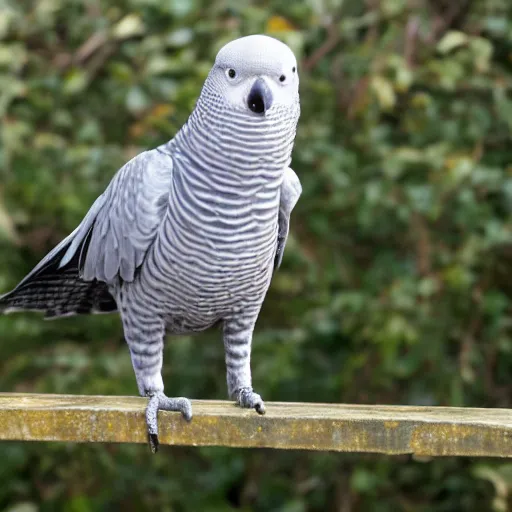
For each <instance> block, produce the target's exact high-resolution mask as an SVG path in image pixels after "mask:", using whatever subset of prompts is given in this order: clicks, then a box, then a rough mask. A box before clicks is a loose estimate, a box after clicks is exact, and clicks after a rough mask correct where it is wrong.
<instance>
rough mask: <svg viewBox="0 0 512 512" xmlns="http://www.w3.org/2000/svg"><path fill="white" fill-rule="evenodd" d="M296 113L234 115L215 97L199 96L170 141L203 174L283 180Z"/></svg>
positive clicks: (210, 95)
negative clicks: (190, 112) (199, 168)
mask: <svg viewBox="0 0 512 512" xmlns="http://www.w3.org/2000/svg"><path fill="white" fill-rule="evenodd" d="M297 120H298V105H297V109H296V110H294V109H284V108H281V109H280V108H279V107H274V108H272V109H271V111H269V112H268V114H267V115H266V116H258V115H253V114H252V113H250V112H249V111H248V110H243V111H237V110H235V109H233V108H232V107H231V106H229V105H226V103H225V102H224V103H223V102H222V100H221V99H220V98H218V97H216V96H215V95H213V94H212V93H211V94H209V95H208V94H204V91H203V94H202V95H201V97H200V98H199V100H198V102H197V105H196V108H195V109H194V111H193V112H192V114H191V115H190V117H189V119H188V121H187V122H186V123H185V125H184V126H183V128H182V129H181V130H180V131H179V132H178V134H177V135H176V137H175V138H174V139H173V140H172V141H171V144H172V145H173V146H174V150H177V151H178V152H179V153H182V154H183V155H186V156H187V157H188V158H189V159H191V160H193V161H194V162H195V165H197V166H200V167H201V168H202V170H203V171H204V172H205V173H206V174H208V173H221V174H224V175H225V174H229V175H231V176H232V177H233V178H234V179H238V180H241V181H243V180H247V179H248V178H254V177H255V176H256V175H259V176H260V177H266V178H267V179H269V180H270V181H274V180H275V179H279V180H280V179H282V175H283V172H284V170H285V169H286V167H288V165H289V164H290V161H291V152H292V148H293V141H294V139H295V129H296V125H297Z"/></svg>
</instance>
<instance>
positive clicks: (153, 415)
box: [146, 391, 192, 453]
mask: <svg viewBox="0 0 512 512" xmlns="http://www.w3.org/2000/svg"><path fill="white" fill-rule="evenodd" d="M147 396H148V397H149V402H148V406H147V408H146V425H147V427H148V441H149V447H150V448H151V451H152V452H153V453H156V452H157V451H158V445H159V444H160V442H159V440H158V411H159V410H162V411H178V412H181V414H183V417H184V418H185V419H186V420H187V421H190V420H191V419H192V404H191V403H190V400H189V399H188V398H169V397H167V396H165V395H164V393H163V392H162V391H157V392H156V393H155V392H153V393H148V395H147Z"/></svg>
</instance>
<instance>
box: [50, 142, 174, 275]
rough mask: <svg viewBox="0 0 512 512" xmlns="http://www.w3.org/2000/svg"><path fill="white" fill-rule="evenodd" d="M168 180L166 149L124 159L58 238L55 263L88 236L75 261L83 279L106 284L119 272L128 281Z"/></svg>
mask: <svg viewBox="0 0 512 512" xmlns="http://www.w3.org/2000/svg"><path fill="white" fill-rule="evenodd" d="M171 179H172V158H171V156H170V155H169V154H166V153H164V152H162V151H160V150H158V149H156V150H152V151H146V152H145V153H141V154H140V155H138V156H137V157H135V158H133V159H132V160H130V161H129V162H128V163H127V164H126V165H125V166H124V167H122V168H121V169H120V170H119V171H118V173H117V174H116V175H115V176H114V178H113V179H112V181H111V182H110V185H109V186H108V188H107V190H105V192H104V193H103V194H102V195H101V196H100V197H99V198H98V199H97V200H96V202H95V203H94V205H93V206H92V208H91V210H90V211H89V213H88V214H87V215H86V217H85V218H84V220H83V221H82V223H81V224H80V226H78V228H77V229H76V230H75V231H74V232H73V233H72V234H71V235H70V236H69V237H68V238H67V239H66V240H64V241H63V242H62V245H65V242H67V243H68V244H69V248H68V249H67V251H66V253H65V254H64V257H63V258H62V260H61V262H60V265H59V266H60V267H63V266H65V265H66V264H67V263H68V262H69V261H70V260H71V259H72V258H73V256H74V254H75V252H76V251H77V250H78V249H79V248H80V247H81V246H82V243H83V242H84V241H85V240H86V238H87V237H88V238H89V240H88V246H87V250H86V254H84V255H82V257H81V263H80V266H81V278H82V279H83V280H85V281H91V280H93V279H97V280H99V281H104V282H106V283H110V282H112V281H113V280H114V279H115V278H116V277H117V276H120V277H121V279H122V280H123V281H128V282H130V281H133V279H134V277H135V272H136V269H137V268H138V267H139V266H140V265H141V264H142V262H143V261H144V258H145V256H146V253H147V251H148V249H149V247H150V246H151V244H152V242H153V240H154V239H155V236H156V232H157V230H158V227H159V226H160V224H161V222H162V220H163V218H164V216H165V211H166V209H167V207H168V204H169V201H168V200H169V191H170V185H171ZM70 242H71V243H70Z"/></svg>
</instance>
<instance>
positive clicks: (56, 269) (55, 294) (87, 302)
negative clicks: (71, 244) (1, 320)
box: [0, 245, 117, 318]
mask: <svg viewBox="0 0 512 512" xmlns="http://www.w3.org/2000/svg"><path fill="white" fill-rule="evenodd" d="M56 249H58V250H57V251H56V250H54V251H52V252H54V254H52V253H50V254H49V255H48V256H47V257H46V258H45V261H44V264H43V265H38V266H37V267H36V268H35V269H34V271H33V272H31V273H30V274H29V275H28V276H27V277H26V278H25V279H24V280H23V281H22V282H21V283H20V284H19V285H18V286H17V287H16V288H15V289H14V290H12V291H11V292H9V293H7V294H6V295H3V296H0V314H2V313H10V312H14V311H43V312H44V313H45V318H56V317H61V316H72V315H78V314H88V313H112V312H115V311H117V305H116V302H115V300H114V298H113V297H112V295H111V294H110V292H109V291H108V287H107V285H106V283H104V282H102V281H97V280H94V281H83V280H82V279H81V278H80V271H79V260H80V250H78V251H76V253H75V256H74V257H73V258H72V259H71V260H70V261H69V262H68V263H67V264H66V265H65V266H63V267H60V266H59V264H60V261H61V259H62V257H63V256H64V254H65V253H66V250H67V249H68V245H65V246H63V247H62V246H60V247H57V248H56Z"/></svg>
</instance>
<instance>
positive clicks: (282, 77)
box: [203, 35, 299, 117]
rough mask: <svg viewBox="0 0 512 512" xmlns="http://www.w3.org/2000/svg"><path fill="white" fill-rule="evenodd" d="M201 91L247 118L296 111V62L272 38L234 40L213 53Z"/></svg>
mask: <svg viewBox="0 0 512 512" xmlns="http://www.w3.org/2000/svg"><path fill="white" fill-rule="evenodd" d="M205 89H206V90H207V91H209V92H210V93H211V92H213V93H214V94H215V96H217V100H218V101H219V102H221V103H225V104H227V106H229V107H231V108H232V109H234V110H236V111H237V112H244V111H245V112H247V113H248V115H251V116H257V117H266V116H269V115H271V114H272V113H276V112H278V111H283V110H287V111H295V110H298V108H299V76H298V72H297V60H296V58H295V55H294V54H293V52H292V51H291V50H290V48H289V47H288V46H287V45H286V44H284V43H282V42H281V41H278V40H277V39H274V38H272V37H269V36H265V35H252V36H246V37H242V38H240V39H235V40H234V41H231V42H230V43H228V44H226V45H225V46H224V47H222V48H221V50H220V51H219V53H218V54H217V58H216V59H215V64H214V66H213V68H212V70H211V71H210V74H209V75H208V78H207V80H206V83H205ZM203 92H204V91H203Z"/></svg>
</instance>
